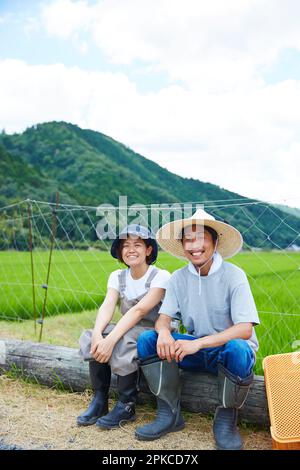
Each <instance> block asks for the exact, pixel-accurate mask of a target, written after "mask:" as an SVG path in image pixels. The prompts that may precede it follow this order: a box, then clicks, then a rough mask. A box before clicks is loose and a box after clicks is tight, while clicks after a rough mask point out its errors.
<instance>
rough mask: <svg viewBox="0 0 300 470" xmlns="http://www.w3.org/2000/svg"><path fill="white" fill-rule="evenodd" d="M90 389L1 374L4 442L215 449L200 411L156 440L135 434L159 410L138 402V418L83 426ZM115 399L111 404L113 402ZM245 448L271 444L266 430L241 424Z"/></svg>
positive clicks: (39, 446)
mask: <svg viewBox="0 0 300 470" xmlns="http://www.w3.org/2000/svg"><path fill="white" fill-rule="evenodd" d="M90 398H91V394H90V392H85V393H68V392H65V391H59V390H54V389H49V388H47V387H44V386H40V385H35V384H31V383H26V382H24V381H21V380H18V379H14V378H10V377H8V376H6V375H2V376H0V446H1V445H2V446H5V445H6V446H17V447H21V448H23V449H49V450H50V449H70V450H72V449H102V450H114V449H118V450H128V449H145V450H150V449H153V450H185V449H192V450H201V449H214V440H213V436H212V429H211V427H212V420H211V418H207V417H205V416H202V415H200V414H198V413H183V414H184V417H185V420H186V428H185V429H184V430H183V431H180V432H178V433H173V434H169V435H167V436H165V437H163V438H162V439H160V440H157V441H154V442H140V441H138V440H136V439H135V437H134V430H135V428H136V426H137V425H141V424H143V423H146V422H149V421H150V420H152V419H153V418H154V416H155V410H154V409H153V408H152V407H151V406H144V405H143V406H138V407H137V420H136V422H135V423H130V424H126V425H124V426H122V427H120V429H117V430H111V431H105V430H100V429H98V428H96V427H95V426H89V427H78V426H77V424H76V417H77V415H78V414H80V413H81V412H82V411H83V410H84V409H85V408H86V407H87V405H88V403H89V401H90ZM113 404H114V402H113V400H112V401H111V403H110V406H113ZM240 429H241V433H242V436H243V439H244V442H245V449H271V438H270V435H269V433H268V432H267V431H261V430H254V429H253V428H249V427H247V428H246V427H245V426H242V428H240Z"/></svg>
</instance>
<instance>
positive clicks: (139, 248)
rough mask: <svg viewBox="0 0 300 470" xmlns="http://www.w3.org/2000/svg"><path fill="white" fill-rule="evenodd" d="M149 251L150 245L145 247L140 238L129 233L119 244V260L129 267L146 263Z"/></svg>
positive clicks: (150, 249) (150, 250)
mask: <svg viewBox="0 0 300 470" xmlns="http://www.w3.org/2000/svg"><path fill="white" fill-rule="evenodd" d="M151 252H152V246H148V247H147V245H146V243H145V241H144V240H143V239H142V238H139V237H134V236H132V235H129V237H128V238H127V239H126V240H122V243H121V245H120V255H121V256H120V260H121V261H123V262H124V263H125V264H126V265H127V266H129V267H136V266H140V265H142V264H143V263H147V257H148V256H150V255H151Z"/></svg>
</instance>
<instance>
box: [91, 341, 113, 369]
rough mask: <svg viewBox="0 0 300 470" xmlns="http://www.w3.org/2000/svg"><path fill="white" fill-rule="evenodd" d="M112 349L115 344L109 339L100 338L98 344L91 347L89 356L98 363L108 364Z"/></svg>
mask: <svg viewBox="0 0 300 470" xmlns="http://www.w3.org/2000/svg"><path fill="white" fill-rule="evenodd" d="M114 347H115V342H114V341H112V340H111V338H109V337H106V338H102V339H100V340H99V341H98V343H96V344H95V345H94V346H92V348H91V354H92V355H93V357H94V359H95V360H96V361H98V362H101V363H104V362H108V361H109V359H110V357H111V355H112V352H113V349H114Z"/></svg>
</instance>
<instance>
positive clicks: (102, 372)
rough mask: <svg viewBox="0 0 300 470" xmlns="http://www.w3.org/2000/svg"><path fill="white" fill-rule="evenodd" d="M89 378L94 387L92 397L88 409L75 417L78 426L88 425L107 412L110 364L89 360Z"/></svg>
mask: <svg viewBox="0 0 300 470" xmlns="http://www.w3.org/2000/svg"><path fill="white" fill-rule="evenodd" d="M89 369H90V379H91V384H92V388H93V389H94V397H93V399H92V401H91V403H90V405H89V407H88V409H87V410H86V411H85V412H84V413H82V414H81V415H80V416H78V418H77V424H78V425H79V426H90V425H92V424H95V423H96V421H97V419H99V418H100V417H101V416H103V415H105V414H107V413H108V391H109V386H110V379H111V370H110V366H109V365H108V364H107V363H103V364H102V363H100V362H97V361H94V360H92V361H90V362H89Z"/></svg>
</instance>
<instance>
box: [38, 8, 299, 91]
mask: <svg viewBox="0 0 300 470" xmlns="http://www.w3.org/2000/svg"><path fill="white" fill-rule="evenodd" d="M299 14H300V3H299V2H298V0H285V2H282V0H264V1H263V2H262V1H261V0H226V2H224V0H211V1H210V2H203V1H202V2H201V1H199V0H187V1H185V2H183V1H182V0H152V1H151V2H149V1H147V0H122V1H120V0H102V1H98V2H92V3H88V2H87V1H82V0H80V1H71V0H55V1H54V2H52V3H51V4H50V5H46V6H45V7H44V9H43V13H42V18H43V22H44V26H45V28H46V30H47V31H48V32H49V33H50V34H54V35H57V36H59V37H63V38H65V39H67V38H69V39H70V38H73V37H74V36H76V35H79V34H80V33H81V32H83V31H84V32H89V34H90V40H91V41H93V42H94V43H95V44H96V45H97V46H98V47H99V48H100V49H101V50H102V52H103V53H104V54H105V55H106V56H107V58H108V59H109V60H110V61H111V62H113V63H118V64H131V63H134V61H135V60H141V61H143V62H146V63H151V64H153V65H155V66H156V67H157V68H158V69H160V70H163V71H164V72H166V73H167V74H168V75H169V76H170V78H171V79H173V80H182V81H183V82H185V83H186V84H187V86H189V87H191V88H201V89H203V88H205V90H206V91H207V92H222V91H227V90H232V89H236V88H239V87H240V88H242V89H248V88H249V87H253V86H257V84H258V85H259V84H260V83H261V81H262V78H261V76H260V73H259V70H261V69H262V68H263V67H267V66H269V65H270V64H272V63H273V62H274V61H275V60H276V59H277V58H278V55H279V53H280V51H281V50H282V49H284V48H286V47H291V48H297V49H299V50H300V29H299V21H298V18H299Z"/></svg>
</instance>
